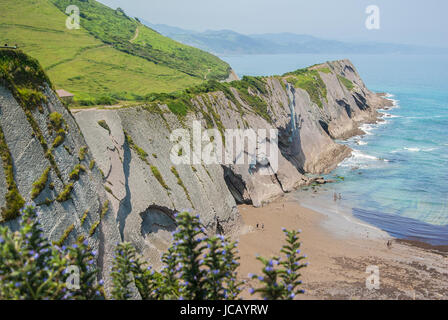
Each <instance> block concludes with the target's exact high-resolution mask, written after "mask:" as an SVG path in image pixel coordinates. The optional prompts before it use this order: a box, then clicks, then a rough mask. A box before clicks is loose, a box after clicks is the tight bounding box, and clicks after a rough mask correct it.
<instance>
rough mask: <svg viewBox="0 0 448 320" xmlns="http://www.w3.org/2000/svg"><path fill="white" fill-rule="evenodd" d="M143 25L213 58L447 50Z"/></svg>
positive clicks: (442, 50)
mask: <svg viewBox="0 0 448 320" xmlns="http://www.w3.org/2000/svg"><path fill="white" fill-rule="evenodd" d="M142 23H143V24H145V25H147V26H148V27H150V28H152V29H154V30H155V31H157V32H159V33H161V34H162V35H164V36H167V37H169V38H172V39H174V40H177V41H179V42H181V43H184V44H187V45H190V46H193V47H196V48H199V49H202V50H206V51H208V52H211V53H214V54H221V55H226V54H281V53H330V54H341V53H351V54H353V53H359V54H385V53H389V54H390V53H400V54H430V53H431V54H440V53H444V54H446V53H448V48H435V47H424V46H416V45H404V44H394V43H378V42H343V41H336V40H326V39H320V38H317V37H313V36H310V35H303V34H294V33H268V34H252V35H244V34H240V33H237V32H235V31H232V30H216V31H215V30H207V31H205V32H197V31H192V30H185V29H181V28H178V27H172V26H168V25H164V24H152V23H150V22H147V21H144V20H143V19H142Z"/></svg>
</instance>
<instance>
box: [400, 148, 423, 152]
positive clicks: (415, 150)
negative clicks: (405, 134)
mask: <svg viewBox="0 0 448 320" xmlns="http://www.w3.org/2000/svg"><path fill="white" fill-rule="evenodd" d="M403 149H405V150H408V151H410V152H420V151H421V149H420V148H415V147H414V148H408V147H404V148H403Z"/></svg>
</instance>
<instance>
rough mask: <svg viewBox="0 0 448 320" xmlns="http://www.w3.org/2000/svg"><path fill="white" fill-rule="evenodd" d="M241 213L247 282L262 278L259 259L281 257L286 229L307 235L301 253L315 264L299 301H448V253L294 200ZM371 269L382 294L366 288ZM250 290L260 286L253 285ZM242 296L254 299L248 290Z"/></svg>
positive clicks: (242, 209) (244, 207) (308, 270)
mask: <svg viewBox="0 0 448 320" xmlns="http://www.w3.org/2000/svg"><path fill="white" fill-rule="evenodd" d="M239 210H240V212H241V215H242V219H243V221H244V225H243V227H242V228H241V232H240V235H239V240H240V243H239V250H240V257H241V261H240V262H241V266H240V268H239V274H240V276H241V279H242V280H249V279H248V276H247V275H248V273H255V274H257V272H258V273H260V270H261V266H262V265H261V263H260V262H259V261H257V260H256V258H255V257H256V255H257V254H259V255H261V256H265V257H271V256H273V255H277V254H278V253H279V250H280V248H281V246H282V245H283V243H284V236H283V233H282V231H281V229H282V227H285V228H287V229H301V230H302V233H301V235H300V239H301V242H302V249H301V251H302V252H303V253H304V254H306V255H307V259H306V261H307V262H309V265H308V266H307V267H306V268H304V269H302V270H303V272H302V281H303V289H305V294H304V295H300V296H299V297H297V298H298V299H362V300H364V299H411V300H412V299H443V300H448V254H447V252H446V251H443V249H444V248H435V247H433V246H430V245H426V244H421V243H419V242H412V241H405V240H397V239H394V238H392V237H390V236H388V235H387V233H385V232H384V231H382V230H379V229H377V228H375V227H372V226H369V225H367V224H365V223H361V222H360V221H357V220H356V219H346V218H345V217H343V216H338V215H337V214H334V213H329V214H323V213H319V212H317V211H314V210H311V209H308V208H305V207H302V206H300V205H299V204H298V202H297V201H296V200H295V199H294V198H293V197H291V196H290V195H286V196H285V197H283V198H281V199H278V200H276V201H274V202H272V203H270V204H267V205H266V206H264V207H261V208H255V207H252V206H249V205H241V206H239ZM388 241H390V243H391V245H390V246H388ZM439 249H442V250H440V251H439ZM369 266H374V267H378V269H379V275H380V277H379V281H380V288H379V289H378V290H376V289H368V288H367V287H366V279H367V277H368V276H369V274H368V273H366V268H367V267H369ZM249 286H256V283H255V282H253V280H249V281H248V284H247V285H246V287H249ZM242 297H243V298H244V299H250V297H251V296H250V294H249V293H247V290H244V292H243V293H242Z"/></svg>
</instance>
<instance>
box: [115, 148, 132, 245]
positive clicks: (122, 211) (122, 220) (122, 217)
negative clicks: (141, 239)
mask: <svg viewBox="0 0 448 320" xmlns="http://www.w3.org/2000/svg"><path fill="white" fill-rule="evenodd" d="M123 151H124V152H123V172H124V177H125V183H124V187H125V189H126V196H125V197H124V198H123V200H121V201H120V206H119V208H118V212H117V222H118V230H119V232H120V237H121V241H124V228H125V226H126V219H127V217H128V216H129V214H130V213H131V212H132V202H131V195H132V194H131V190H130V189H129V172H130V163H131V150H130V148H129V145H128V142H127V141H126V140H125V142H124V144H123Z"/></svg>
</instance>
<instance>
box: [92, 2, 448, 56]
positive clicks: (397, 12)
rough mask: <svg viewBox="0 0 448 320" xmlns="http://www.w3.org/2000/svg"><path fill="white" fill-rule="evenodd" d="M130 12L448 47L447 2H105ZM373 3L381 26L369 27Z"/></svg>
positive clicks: (200, 27) (165, 19)
mask: <svg viewBox="0 0 448 320" xmlns="http://www.w3.org/2000/svg"><path fill="white" fill-rule="evenodd" d="M100 2H102V3H104V4H107V5H108V6H110V7H112V8H116V7H121V8H123V9H124V10H125V12H126V13H127V14H128V15H130V16H136V17H140V18H143V19H145V20H147V21H149V22H151V23H157V24H158V23H161V24H168V25H172V26H177V27H181V28H185V29H191V30H197V31H204V30H207V29H211V30H219V29H230V30H234V31H237V32H240V33H245V34H251V33H276V32H293V33H299V34H310V35H314V36H318V37H321V38H327V39H338V40H357V41H381V42H395V43H410V44H423V45H435V46H443V47H448V18H447V16H448V1H445V0H425V1H423V0H225V1H224V0H100ZM369 5H377V6H378V7H379V9H380V30H368V29H367V28H366V27H365V20H366V19H367V16H368V15H367V14H366V13H365V10H366V8H367V6H369Z"/></svg>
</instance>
